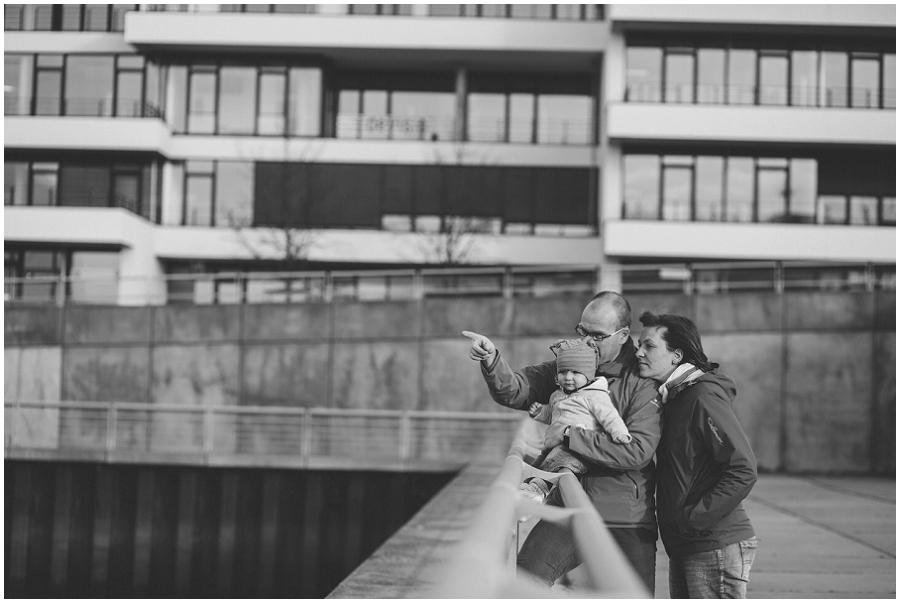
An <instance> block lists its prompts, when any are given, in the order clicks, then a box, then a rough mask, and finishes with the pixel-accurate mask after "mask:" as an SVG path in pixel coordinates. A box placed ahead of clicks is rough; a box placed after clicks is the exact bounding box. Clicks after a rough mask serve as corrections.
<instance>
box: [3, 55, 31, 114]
mask: <svg viewBox="0 0 900 603" xmlns="http://www.w3.org/2000/svg"><path fill="white" fill-rule="evenodd" d="M32 60H33V59H32V57H31V55H17V54H6V55H4V56H3V111H4V115H28V114H30V113H31V79H32V67H31V66H32Z"/></svg>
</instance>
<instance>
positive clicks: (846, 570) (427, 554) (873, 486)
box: [329, 465, 897, 599]
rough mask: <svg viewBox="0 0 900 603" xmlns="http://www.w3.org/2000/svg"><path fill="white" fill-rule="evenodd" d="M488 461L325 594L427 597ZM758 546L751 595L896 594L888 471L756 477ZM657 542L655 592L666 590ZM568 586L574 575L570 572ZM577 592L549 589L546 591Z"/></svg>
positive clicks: (487, 479) (478, 496)
mask: <svg viewBox="0 0 900 603" xmlns="http://www.w3.org/2000/svg"><path fill="white" fill-rule="evenodd" d="M495 476H496V468H495V467H494V468H491V467H489V466H488V467H484V466H473V465H470V466H469V467H467V468H466V469H464V470H463V471H462V472H461V473H460V474H459V476H457V478H455V479H454V480H453V481H451V483H450V484H449V485H448V486H447V487H446V488H444V490H442V491H441V492H440V493H438V495H437V496H435V498H433V499H432V500H431V501H430V502H429V503H428V504H427V505H426V506H425V507H424V508H423V509H422V510H421V511H420V512H419V513H418V514H416V516H414V517H413V519H412V520H410V522H409V523H407V524H406V525H405V526H404V527H403V528H402V529H401V530H400V531H399V532H398V533H397V534H395V535H394V536H393V537H392V538H391V539H389V540H388V541H387V542H386V543H385V544H384V545H383V546H382V547H381V548H379V549H378V550H377V551H376V552H375V553H374V554H373V555H372V556H371V557H370V558H369V559H368V560H366V561H365V562H363V564H362V565H360V566H359V568H357V570H355V571H354V572H353V573H352V574H351V575H350V576H349V577H348V578H347V579H346V580H344V582H342V583H341V584H340V585H339V586H338V587H337V588H336V589H335V590H334V591H333V592H332V593H331V594H330V595H329V598H426V597H430V596H434V595H433V593H432V589H433V588H434V585H435V583H436V582H437V581H438V580H439V579H440V576H441V570H442V568H443V567H445V566H446V563H447V561H448V559H449V558H450V556H451V555H452V554H453V550H454V546H453V545H454V544H455V543H456V542H458V540H459V538H460V537H461V536H462V534H463V533H464V531H465V528H466V527H467V525H468V523H469V522H470V519H471V517H472V514H473V513H474V512H475V511H476V510H477V508H478V507H479V505H480V503H481V501H482V500H483V497H484V493H485V491H486V488H487V487H488V486H489V485H490V483H491V482H492V480H493V477H495ZM744 506H745V509H746V510H747V513H748V515H749V516H750V520H751V522H752V523H753V526H754V528H755V529H756V533H757V537H758V538H759V541H760V544H759V549H758V550H757V555H756V561H755V562H754V564H753V569H752V570H751V572H750V585H749V587H748V598H753V599H824V598H834V599H883V598H886V599H895V598H896V592H897V589H896V568H897V564H896V482H895V480H894V479H893V478H877V477H817V476H788V475H771V474H769V475H761V476H760V478H759V481H758V482H757V484H756V486H755V487H754V488H753V491H752V492H751V494H750V496H749V498H748V499H747V500H746V501H745V503H744ZM668 565H669V564H668V557H667V556H666V554H665V552H664V550H663V547H662V543H661V542H660V543H659V552H658V556H657V571H656V598H657V599H666V598H669V588H668V583H667V574H668ZM571 578H572V581H573V584H574V585H575V586H576V587H577V585H578V583H579V582H581V581H582V580H583V577H581V576H580V575H579V571H578V570H576V571H575V572H573V573H572V574H571ZM560 596H562V597H566V596H578V592H577V590H570V589H569V588H565V587H554V589H553V592H552V593H550V592H548V597H560Z"/></svg>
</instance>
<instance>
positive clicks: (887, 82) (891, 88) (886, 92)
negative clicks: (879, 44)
mask: <svg viewBox="0 0 900 603" xmlns="http://www.w3.org/2000/svg"><path fill="white" fill-rule="evenodd" d="M881 106H882V107H884V108H890V109H895V108H896V107H897V55H895V54H893V53H891V54H885V55H884V57H883V65H882V66H881Z"/></svg>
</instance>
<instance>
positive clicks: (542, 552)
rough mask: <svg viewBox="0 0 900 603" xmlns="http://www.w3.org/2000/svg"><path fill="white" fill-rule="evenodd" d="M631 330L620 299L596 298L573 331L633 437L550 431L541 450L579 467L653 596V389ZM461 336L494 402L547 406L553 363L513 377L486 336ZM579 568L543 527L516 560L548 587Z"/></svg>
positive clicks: (656, 430)
mask: <svg viewBox="0 0 900 603" xmlns="http://www.w3.org/2000/svg"><path fill="white" fill-rule="evenodd" d="M630 325H631V306H629V304H628V302H627V301H626V300H625V298H623V297H622V296H621V295H619V294H618V293H614V292H612V291H603V292H600V293H598V294H597V295H595V296H594V298H593V299H591V301H590V302H589V303H588V305H587V307H585V309H584V312H583V313H582V314H581V322H580V323H579V324H578V325H577V326H576V328H575V330H576V332H577V333H578V335H580V336H581V337H582V338H584V339H585V340H586V341H590V342H592V344H593V345H594V346H595V347H596V348H597V350H598V353H599V366H598V367H597V376H601V375H602V376H603V377H606V379H607V380H608V381H609V389H610V396H611V397H612V401H613V405H614V406H615V407H616V410H617V411H618V412H619V415H620V416H621V417H622V420H623V421H625V426H626V427H627V428H628V431H629V433H631V435H632V440H631V442H630V443H628V444H617V443H615V442H614V441H612V439H611V438H610V437H609V436H608V435H607V434H606V433H604V432H602V431H592V430H586V429H581V428H578V427H568V426H565V427H564V426H559V427H554V426H551V427H548V428H547V432H546V437H545V440H544V449H550V448H552V447H554V446H557V445H560V444H562V445H564V446H565V447H566V448H567V449H568V450H569V451H571V452H573V453H575V454H577V455H579V456H580V457H581V458H582V459H584V460H585V461H586V464H587V465H588V471H587V472H586V473H585V474H584V475H583V476H582V477H581V480H580V481H581V483H582V486H583V487H584V490H585V492H586V493H587V495H588V497H589V498H590V499H591V501H592V502H593V503H594V506H595V507H596V508H597V510H598V511H599V512H600V515H601V517H603V520H604V521H605V522H606V525H607V527H608V528H609V529H610V533H611V534H612V536H613V538H615V540H616V542H617V543H618V544H619V547H620V548H621V549H622V552H623V553H624V554H625V556H626V557H627V558H628V560H629V561H630V562H631V564H632V566H633V567H634V569H635V570H636V571H637V573H638V575H639V576H640V577H641V579H642V580H643V581H644V584H645V585H646V586H647V589H648V590H649V591H650V593H651V595H652V594H653V593H654V590H655V589H654V584H655V577H654V574H655V573H656V515H655V506H654V501H653V493H654V487H655V476H654V465H653V453H654V452H655V450H656V446H657V444H658V443H659V439H660V433H661V426H662V423H661V419H662V414H661V409H660V405H659V402H658V400H657V399H656V397H657V393H658V392H657V390H656V386H655V384H654V382H653V381H652V380H650V379H644V378H642V377H640V376H639V375H638V373H637V367H636V364H635V357H634V355H635V346H634V343H633V342H632V340H631V337H630V336H629V326H630ZM473 335H474V337H473ZM468 336H469V337H471V338H472V339H473V342H472V349H471V351H470V356H471V357H472V358H475V359H479V360H481V372H482V375H483V376H484V379H485V381H486V382H487V385H488V390H489V391H490V394H491V397H492V398H493V399H494V401H495V402H497V403H498V404H500V405H502V406H506V407H509V408H513V409H516V410H524V411H527V410H528V408H529V407H530V406H531V405H532V404H533V403H534V402H539V403H541V404H547V402H548V401H549V399H550V395H551V394H552V393H553V391H554V390H555V389H556V387H557V383H556V373H557V371H556V362H555V361H550V362H545V363H543V364H539V365H537V366H529V367H525V368H523V369H521V370H518V371H515V372H513V370H512V369H511V368H510V367H509V365H508V364H507V363H506V361H505V360H504V359H503V358H502V357H501V356H500V352H499V351H498V350H497V348H496V347H495V346H494V344H493V343H492V342H491V341H490V340H489V339H488V338H487V337H484V336H483V335H477V334H474V333H472V334H469V335H468ZM547 504H556V505H561V504H562V503H561V500H560V498H559V494H558V492H554V493H551V497H550V498H549V499H548V500H547ZM580 564H581V559H580V558H579V557H578V553H577V550H576V547H575V542H574V540H573V539H572V537H571V535H570V534H569V533H568V531H567V530H565V529H564V528H561V527H559V526H557V525H555V524H553V523H550V522H547V521H540V522H539V523H538V524H537V525H536V526H535V527H534V528H533V529H532V531H531V533H530V534H529V535H528V538H527V539H526V540H525V543H524V544H523V545H522V549H521V551H520V552H519V557H518V565H519V567H520V568H522V569H524V570H526V571H528V572H531V573H532V574H534V575H536V576H538V577H539V578H540V579H542V580H543V581H545V582H546V583H547V584H548V586H552V585H553V584H554V583H555V582H556V580H557V579H558V578H559V577H560V576H562V575H563V574H565V573H567V572H569V571H571V570H572V569H574V568H575V567H577V566H578V565H580Z"/></svg>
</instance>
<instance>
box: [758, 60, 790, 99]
mask: <svg viewBox="0 0 900 603" xmlns="http://www.w3.org/2000/svg"><path fill="white" fill-rule="evenodd" d="M787 93H788V58H787V54H786V53H781V52H779V53H775V52H772V51H767V52H764V53H761V54H760V57H759V104H760V105H787V102H788V94H787Z"/></svg>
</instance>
